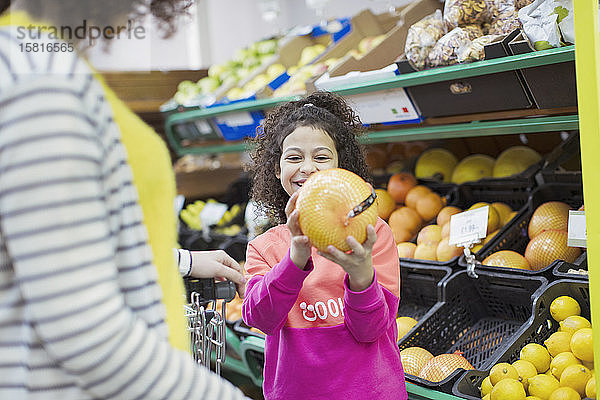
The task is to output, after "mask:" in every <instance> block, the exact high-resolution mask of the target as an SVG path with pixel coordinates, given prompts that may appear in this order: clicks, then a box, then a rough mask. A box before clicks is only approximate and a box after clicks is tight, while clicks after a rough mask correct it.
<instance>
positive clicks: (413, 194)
mask: <svg viewBox="0 0 600 400" xmlns="http://www.w3.org/2000/svg"><path fill="white" fill-rule="evenodd" d="M429 193H431V189H429V188H428V187H427V186H423V185H417V186H415V187H413V188H412V189H410V190H409V191H408V193H407V194H406V198H405V201H404V204H406V205H407V206H408V207H410V208H412V209H416V208H417V201H418V200H419V199H420V198H421V197H423V196H424V195H426V194H429Z"/></svg>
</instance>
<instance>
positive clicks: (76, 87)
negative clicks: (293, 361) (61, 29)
mask: <svg viewBox="0 0 600 400" xmlns="http://www.w3.org/2000/svg"><path fill="white" fill-rule="evenodd" d="M19 45H20V41H19V39H18V38H17V36H16V34H15V31H14V30H12V29H10V28H8V27H7V28H0V398H1V399H44V400H46V399H61V400H69V399H92V398H101V399H113V398H114V399H188V398H189V399H192V398H193V399H211V400H212V399H240V398H243V395H242V394H241V393H240V392H239V391H238V390H237V389H236V388H234V387H233V386H232V385H231V384H229V383H227V382H225V381H223V380H221V379H220V378H219V377H217V376H216V375H214V374H212V373H210V372H209V371H208V370H206V369H204V368H201V367H199V366H197V365H196V364H194V362H193V360H192V359H191V357H190V356H189V355H188V354H186V353H184V352H181V351H177V350H175V349H173V348H172V347H171V346H170V345H169V343H168V341H167V328H166V324H165V309H164V305H163V303H162V292H161V289H160V287H159V286H158V284H157V273H156V268H155V267H154V265H153V264H152V254H151V250H150V248H149V245H148V235H147V231H146V228H145V226H144V224H143V222H142V212H141V209H140V206H139V204H138V200H137V199H138V197H137V191H136V188H135V186H134V185H133V182H132V173H131V169H130V167H129V165H128V163H127V155H126V152H125V149H124V147H123V145H122V143H121V140H120V132H119V129H118V127H117V126H116V124H115V123H114V121H113V119H112V111H111V108H110V105H109V104H108V103H107V102H106V101H105V99H104V96H103V91H102V88H101V86H100V85H99V84H98V82H97V81H95V80H94V78H93V77H92V75H91V72H90V71H89V70H88V67H87V65H86V64H85V63H84V62H83V61H82V60H81V59H79V58H78V57H77V56H76V55H75V54H74V53H69V52H56V53H52V52H50V53H39V52H38V53H27V52H21V48H20V46H19ZM182 312H183V310H182Z"/></svg>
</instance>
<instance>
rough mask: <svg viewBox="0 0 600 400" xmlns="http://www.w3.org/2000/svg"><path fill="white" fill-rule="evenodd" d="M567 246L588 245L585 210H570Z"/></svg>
mask: <svg viewBox="0 0 600 400" xmlns="http://www.w3.org/2000/svg"><path fill="white" fill-rule="evenodd" d="M567 246H570V247H587V229H586V225H585V211H574V210H569V225H568V233H567Z"/></svg>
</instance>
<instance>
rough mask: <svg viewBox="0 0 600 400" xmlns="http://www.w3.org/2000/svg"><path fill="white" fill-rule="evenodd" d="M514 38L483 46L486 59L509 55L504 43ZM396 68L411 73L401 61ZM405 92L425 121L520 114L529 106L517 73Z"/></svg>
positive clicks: (457, 81) (428, 86)
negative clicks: (496, 113) (483, 114)
mask: <svg viewBox="0 0 600 400" xmlns="http://www.w3.org/2000/svg"><path fill="white" fill-rule="evenodd" d="M516 34H518V31H515V32H512V33H510V34H509V35H506V36H504V37H502V38H501V39H499V40H497V41H495V42H493V43H490V44H489V45H486V46H485V48H484V49H485V57H486V59H493V58H498V57H504V56H507V55H509V50H508V42H510V40H512V39H513V38H514V36H516ZM397 64H398V70H399V71H400V73H411V72H415V70H414V69H413V68H412V66H411V65H410V63H409V62H408V61H407V60H406V58H405V57H402V58H401V59H400V60H398V62H397ZM439 68H444V67H439ZM406 91H407V92H408V94H409V95H410V97H411V98H412V100H413V102H414V103H415V106H416V107H417V109H418V110H419V113H420V114H421V115H422V116H423V117H425V118H429V117H444V116H451V115H461V114H475V113H482V112H493V111H504V110H520V109H524V108H531V107H532V106H533V101H532V100H531V98H530V96H529V95H528V92H527V90H526V89H525V87H524V82H523V78H522V75H521V73H520V72H519V71H505V72H498V73H495V74H489V75H480V76H472V77H468V78H462V79H453V80H448V81H442V82H435V83H428V84H425V85H418V86H411V87H407V88H406Z"/></svg>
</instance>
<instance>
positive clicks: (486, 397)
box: [481, 393, 492, 400]
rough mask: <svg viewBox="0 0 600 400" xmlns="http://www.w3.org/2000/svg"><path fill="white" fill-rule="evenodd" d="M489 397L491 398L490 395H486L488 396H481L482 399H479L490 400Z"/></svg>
mask: <svg viewBox="0 0 600 400" xmlns="http://www.w3.org/2000/svg"><path fill="white" fill-rule="evenodd" d="M491 397H492V395H491V394H489V393H488V394H486V395H485V396H483V397H482V398H481V400H490V398H491Z"/></svg>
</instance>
